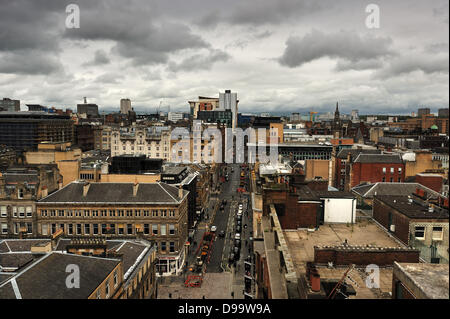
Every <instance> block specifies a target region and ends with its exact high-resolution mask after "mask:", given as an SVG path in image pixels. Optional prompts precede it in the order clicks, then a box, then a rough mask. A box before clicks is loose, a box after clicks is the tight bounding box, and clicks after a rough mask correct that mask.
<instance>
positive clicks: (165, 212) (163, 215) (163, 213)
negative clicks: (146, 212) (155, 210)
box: [161, 209, 167, 217]
mask: <svg viewBox="0 0 450 319" xmlns="http://www.w3.org/2000/svg"><path fill="white" fill-rule="evenodd" d="M161 217H167V210H166V209H162V210H161Z"/></svg>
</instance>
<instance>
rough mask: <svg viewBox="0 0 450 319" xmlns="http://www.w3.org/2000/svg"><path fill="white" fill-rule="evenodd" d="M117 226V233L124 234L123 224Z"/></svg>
mask: <svg viewBox="0 0 450 319" xmlns="http://www.w3.org/2000/svg"><path fill="white" fill-rule="evenodd" d="M118 228H119V235H123V234H124V230H123V224H119V226H118Z"/></svg>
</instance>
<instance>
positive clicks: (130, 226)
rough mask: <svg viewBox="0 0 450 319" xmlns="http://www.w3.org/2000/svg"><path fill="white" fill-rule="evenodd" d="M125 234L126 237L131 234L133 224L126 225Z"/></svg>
mask: <svg viewBox="0 0 450 319" xmlns="http://www.w3.org/2000/svg"><path fill="white" fill-rule="evenodd" d="M127 234H128V235H132V234H133V224H127Z"/></svg>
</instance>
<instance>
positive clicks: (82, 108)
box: [77, 98, 98, 118]
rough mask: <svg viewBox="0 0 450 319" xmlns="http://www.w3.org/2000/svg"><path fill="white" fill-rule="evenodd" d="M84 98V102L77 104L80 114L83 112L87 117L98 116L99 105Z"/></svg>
mask: <svg viewBox="0 0 450 319" xmlns="http://www.w3.org/2000/svg"><path fill="white" fill-rule="evenodd" d="M83 99H84V103H83V104H77V113H78V114H79V115H81V114H83V115H86V117H88V118H91V117H98V105H97V104H93V103H87V100H86V98H83Z"/></svg>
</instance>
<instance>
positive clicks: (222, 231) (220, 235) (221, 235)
mask: <svg viewBox="0 0 450 319" xmlns="http://www.w3.org/2000/svg"><path fill="white" fill-rule="evenodd" d="M219 237H221V238H223V237H225V231H224V230H221V231H220V233H219Z"/></svg>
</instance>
